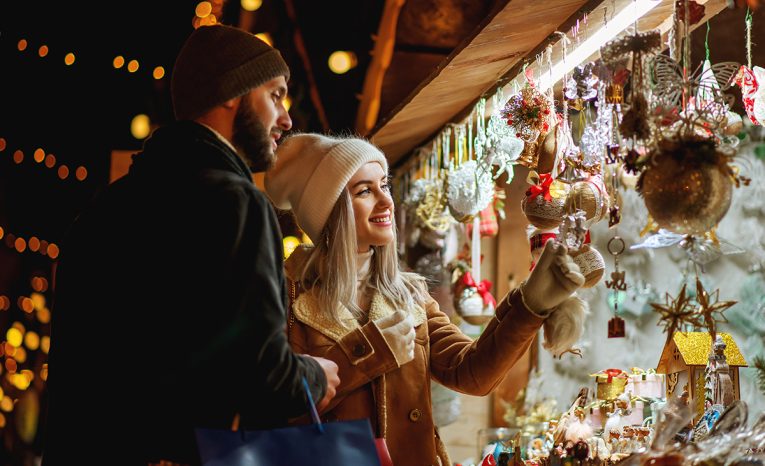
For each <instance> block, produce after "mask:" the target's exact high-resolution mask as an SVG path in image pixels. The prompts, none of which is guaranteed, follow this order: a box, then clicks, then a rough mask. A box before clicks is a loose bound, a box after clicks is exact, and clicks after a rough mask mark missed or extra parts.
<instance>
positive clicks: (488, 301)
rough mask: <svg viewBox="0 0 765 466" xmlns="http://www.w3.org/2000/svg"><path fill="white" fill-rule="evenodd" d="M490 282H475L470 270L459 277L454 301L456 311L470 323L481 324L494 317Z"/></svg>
mask: <svg viewBox="0 0 765 466" xmlns="http://www.w3.org/2000/svg"><path fill="white" fill-rule="evenodd" d="M491 285H492V283H491V282H490V281H489V280H481V281H480V282H478V283H476V281H475V280H474V279H473V275H472V274H471V273H470V272H465V273H464V274H462V276H461V277H460V281H459V286H458V289H459V290H460V291H459V293H458V294H456V295H455V298H457V299H456V302H455V303H454V306H455V309H456V310H457V313H458V314H459V315H460V317H462V318H463V319H464V320H465V322H467V323H469V324H471V325H483V324H485V323H486V322H488V321H489V320H491V318H492V317H494V309H495V308H496V305H497V302H496V300H495V299H494V296H492V294H491Z"/></svg>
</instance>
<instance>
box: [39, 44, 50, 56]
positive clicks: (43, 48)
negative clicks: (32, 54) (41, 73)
mask: <svg viewBox="0 0 765 466" xmlns="http://www.w3.org/2000/svg"><path fill="white" fill-rule="evenodd" d="M37 54H38V55H40V58H43V57H45V56H47V55H48V46H47V45H41V46H40V48H39V49H37Z"/></svg>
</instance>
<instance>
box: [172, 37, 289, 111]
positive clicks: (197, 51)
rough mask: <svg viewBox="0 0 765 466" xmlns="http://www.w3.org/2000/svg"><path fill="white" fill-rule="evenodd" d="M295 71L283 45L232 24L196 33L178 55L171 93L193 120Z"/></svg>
mask: <svg viewBox="0 0 765 466" xmlns="http://www.w3.org/2000/svg"><path fill="white" fill-rule="evenodd" d="M278 76H284V77H285V79H289V77H290V70H289V68H288V67H287V64H286V63H285V62H284V59H282V56H281V54H280V53H279V51H278V50H276V49H274V48H273V47H271V46H270V45H268V44H266V43H265V42H263V41H262V40H260V39H258V38H257V37H255V36H254V35H253V34H250V33H249V32H246V31H243V30H242V29H238V28H235V27H231V26H225V25H215V26H203V27H200V28H199V29H196V30H195V31H194V32H192V33H191V35H190V36H189V38H188V39H187V40H186V43H185V44H183V48H181V51H180V53H179V54H178V58H176V60H175V67H174V68H173V76H172V80H171V83H170V93H171V94H172V98H173V110H174V112H175V118H177V119H178V120H193V119H194V118H197V117H198V116H201V115H202V114H204V113H205V112H206V111H208V110H210V109H211V108H213V107H215V106H216V105H220V104H222V103H223V102H225V101H227V100H229V99H233V98H234V97H238V96H240V95H243V94H246V93H247V92H249V91H250V89H252V88H255V87H258V86H260V85H261V84H263V83H265V82H267V81H270V80H272V79H274V78H276V77H278Z"/></svg>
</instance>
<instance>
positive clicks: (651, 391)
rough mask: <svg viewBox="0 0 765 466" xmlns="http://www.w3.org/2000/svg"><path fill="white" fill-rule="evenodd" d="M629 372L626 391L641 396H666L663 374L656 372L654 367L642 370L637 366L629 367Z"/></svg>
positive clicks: (659, 397) (658, 397)
mask: <svg viewBox="0 0 765 466" xmlns="http://www.w3.org/2000/svg"><path fill="white" fill-rule="evenodd" d="M630 372H631V374H630V375H629V381H628V382H627V387H626V388H625V390H626V391H628V392H631V393H632V394H633V395H634V396H639V397H641V398H654V399H661V398H665V397H666V390H665V382H664V374H657V373H656V370H655V369H648V370H643V369H641V368H639V367H633V368H631V369H630Z"/></svg>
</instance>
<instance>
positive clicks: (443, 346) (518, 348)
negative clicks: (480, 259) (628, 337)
mask: <svg viewBox="0 0 765 466" xmlns="http://www.w3.org/2000/svg"><path fill="white" fill-rule="evenodd" d="M265 185H266V192H267V194H268V195H269V196H270V197H271V199H272V201H274V203H275V204H276V206H277V207H278V208H281V209H291V210H292V211H293V212H294V215H295V218H296V220H297V223H298V225H299V226H300V227H301V228H302V229H303V231H305V232H306V234H308V236H309V237H310V238H311V240H312V242H313V243H314V245H315V246H314V247H312V248H305V249H298V250H297V251H296V252H295V253H293V255H292V256H291V257H290V260H288V261H287V264H286V273H287V277H288V278H289V279H290V280H291V281H292V282H293V283H294V284H295V285H296V289H297V291H298V293H297V299H295V300H294V302H293V304H292V311H291V312H292V314H291V316H290V319H289V341H290V343H291V344H292V346H293V348H294V350H295V351H296V352H299V353H306V354H310V355H314V356H321V357H324V358H327V359H330V360H332V361H334V362H336V363H337V365H338V366H339V375H340V380H341V382H340V385H339V386H338V387H337V395H336V396H335V398H334V399H333V400H332V401H331V402H330V404H329V406H327V407H326V409H325V410H324V411H323V413H322V416H323V417H324V418H325V419H327V420H330V421H331V420H351V419H362V418H369V419H370V421H371V423H372V426H373V428H374V429H375V430H376V434H377V436H378V437H385V438H386V440H387V445H388V448H389V450H390V453H391V457H392V459H393V463H394V464H395V465H396V466H405V465H437V464H442V465H448V464H451V463H450V462H449V460H448V457H447V455H446V452H445V449H444V448H443V444H442V443H441V441H440V440H439V438H438V432H437V430H436V428H435V425H434V423H433V415H432V410H431V403H430V379H431V378H433V379H435V380H436V381H438V382H439V383H441V384H443V385H445V386H447V387H449V388H451V389H454V390H457V391H459V392H462V393H468V394H471V395H486V394H488V393H490V392H491V391H492V389H494V387H496V385H497V384H498V383H499V382H500V381H501V380H502V378H503V376H504V375H505V374H506V373H507V371H508V370H509V369H510V368H511V367H512V366H513V364H514V363H515V362H516V361H517V360H518V358H519V357H520V356H521V355H522V354H523V353H524V352H525V351H526V349H527V348H528V347H529V345H530V343H531V341H532V339H533V337H534V335H535V334H536V333H537V330H538V329H539V328H540V327H541V326H542V325H543V323H544V321H545V317H546V316H547V315H548V314H549V310H550V309H553V308H555V307H556V306H557V305H558V304H560V303H561V302H562V301H564V300H565V299H567V298H568V297H569V296H570V295H571V294H572V293H573V292H574V291H575V290H576V289H577V288H578V287H579V286H581V284H582V283H583V282H584V277H583V276H582V274H581V273H579V269H578V268H577V266H576V265H575V264H574V263H573V262H572V261H571V259H570V257H569V256H568V255H567V251H566V249H565V248H564V247H562V246H560V247H559V246H555V245H553V243H549V244H548V245H547V247H546V249H545V251H544V252H543V254H542V257H541V258H540V260H539V263H538V265H537V267H536V268H535V270H534V272H533V273H532V274H531V276H530V277H529V279H528V280H527V281H526V282H524V283H523V284H522V285H521V287H520V288H519V289H515V290H513V291H511V292H510V293H509V294H508V295H507V296H506V297H504V298H503V299H502V300H501V301H500V304H499V305H498V306H497V310H496V319H493V320H492V322H491V323H489V324H488V325H487V327H486V329H485V330H484V332H483V334H482V335H481V337H480V338H478V339H477V340H475V341H473V340H472V339H471V338H469V337H467V336H465V335H464V334H463V333H462V332H461V331H460V330H459V329H458V328H457V327H456V326H454V325H453V324H451V322H450V321H449V318H448V317H447V316H446V315H445V314H444V313H442V312H441V311H440V310H439V307H438V304H437V303H436V302H435V301H434V300H433V299H432V298H431V297H430V296H429V295H428V293H427V289H426V286H425V283H424V279H423V278H422V277H421V276H419V275H417V274H413V273H407V272H403V271H401V270H400V269H399V263H398V258H397V256H396V248H395V244H396V232H395V228H394V219H393V212H394V209H393V200H392V199H391V196H390V192H389V186H388V165H387V162H386V160H385V156H384V155H383V154H382V153H381V152H380V151H379V149H377V148H376V147H374V146H373V145H371V144H370V143H368V142H367V141H365V140H362V139H353V138H352V139H337V138H330V137H326V136H321V135H316V134H301V135H296V136H293V137H291V138H289V139H288V140H287V141H285V143H284V144H283V145H282V146H281V147H280V148H279V150H278V151H277V162H276V165H275V166H274V168H273V169H272V170H270V171H269V172H267V174H266V180H265Z"/></svg>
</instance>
